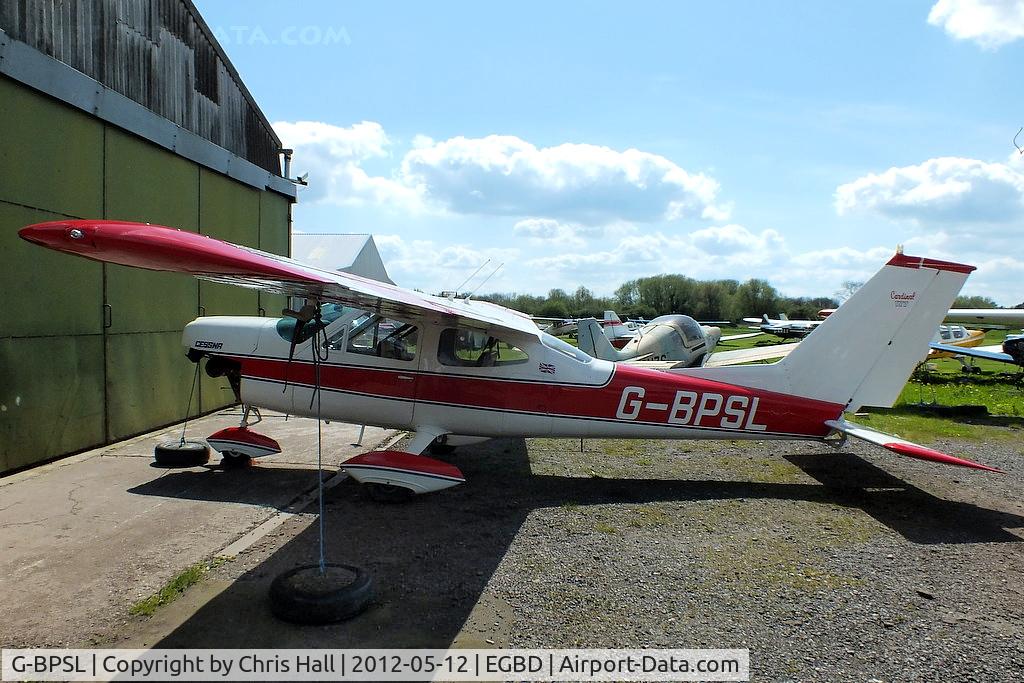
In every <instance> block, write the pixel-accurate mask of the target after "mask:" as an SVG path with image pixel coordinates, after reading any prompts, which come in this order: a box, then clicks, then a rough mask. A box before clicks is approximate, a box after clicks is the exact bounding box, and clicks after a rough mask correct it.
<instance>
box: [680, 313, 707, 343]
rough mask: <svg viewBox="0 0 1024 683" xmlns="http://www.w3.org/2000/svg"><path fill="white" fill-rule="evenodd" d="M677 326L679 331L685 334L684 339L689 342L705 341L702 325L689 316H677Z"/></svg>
mask: <svg viewBox="0 0 1024 683" xmlns="http://www.w3.org/2000/svg"><path fill="white" fill-rule="evenodd" d="M677 318H678V320H677V324H678V325H679V329H680V330H681V331H682V333H683V337H685V338H686V341H688V342H695V341H701V340H703V339H704V331H703V330H701V329H700V324H698V323H697V321H696V320H694V319H693V318H691V317H690V316H688V315H680V316H677Z"/></svg>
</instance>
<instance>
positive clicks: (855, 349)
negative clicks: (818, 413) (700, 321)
mask: <svg viewBox="0 0 1024 683" xmlns="http://www.w3.org/2000/svg"><path fill="white" fill-rule="evenodd" d="M973 270H974V267H973V266H968V265H963V264H959V263H949V262H946V261H937V260H933V259H926V258H920V257H915V256H906V255H904V254H903V253H902V252H897V254H896V255H895V256H893V257H892V259H890V260H889V262H888V263H886V264H885V265H884V266H883V267H882V269H881V270H879V271H878V272H877V273H876V274H875V275H874V277H872V278H871V279H870V280H868V281H867V282H866V283H865V284H864V285H863V286H862V287H861V288H860V289H858V290H857V291H856V292H855V293H854V294H853V296H851V297H850V298H849V299H847V301H846V302H845V303H844V304H843V305H842V306H840V307H839V308H838V309H836V311H835V313H833V314H832V315H830V316H829V317H828V318H826V319H825V320H824V321H823V322H822V323H821V325H819V326H818V327H817V328H816V329H815V330H814V332H812V333H811V334H809V335H807V337H806V338H805V339H804V340H803V341H801V342H800V344H799V346H797V347H796V349H794V350H793V352H792V353H790V354H789V355H788V356H786V357H785V358H784V359H783V360H781V361H779V362H778V363H774V364H772V365H766V366H738V367H728V368H708V369H701V370H699V371H696V372H698V373H699V374H700V375H701V376H707V377H709V378H713V379H719V380H721V381H728V382H734V383H736V384H742V385H745V386H751V387H760V388H764V389H769V390H774V391H781V392H785V393H790V394H795V395H797V396H804V397H807V398H813V399H818V400H821V401H828V402H831V403H836V404H839V405H844V406H845V409H846V410H848V411H856V410H858V409H859V408H860V407H861V406H865V405H871V406H891V405H892V404H893V403H894V402H895V401H896V399H897V398H898V397H899V394H900V391H901V390H902V389H903V386H904V385H905V384H906V382H907V379H908V378H909V377H910V374H911V373H912V372H913V370H914V368H915V367H916V366H917V364H918V363H919V362H920V361H921V360H922V359H923V358H924V357H925V355H926V354H927V352H928V343H929V342H930V341H931V339H932V336H933V335H934V334H935V330H936V329H938V326H939V324H940V323H941V322H942V319H943V318H944V317H945V315H946V311H947V310H949V307H950V305H951V304H952V303H953V300H954V299H955V298H956V295H957V293H958V292H959V291H960V288H961V287H962V286H963V284H964V281H965V280H966V279H967V276H968V274H970V272H971V271H973Z"/></svg>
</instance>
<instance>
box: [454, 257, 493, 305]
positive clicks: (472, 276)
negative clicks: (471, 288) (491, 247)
mask: <svg viewBox="0 0 1024 683" xmlns="http://www.w3.org/2000/svg"><path fill="white" fill-rule="evenodd" d="M490 262H491V259H487V260H486V261H484V262H483V263H481V264H480V267H479V268H477V269H476V270H474V271H473V274H472V275H470V276H469V277H467V278H466V279H465V280H463V281H462V284H461V285H459V286H458V287H456V288H455V293H456V295H458V292H459V290H460V289H462V288H463V287H465V286H466V283H467V282H469V281H470V280H472V279H473V278H475V277H476V274H477V273H479V272H480V271H481V270H483V269H484V266H486V265H487V264H488V263H490ZM484 282H486V280H484ZM467 298H468V297H467Z"/></svg>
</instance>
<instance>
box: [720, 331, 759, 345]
mask: <svg viewBox="0 0 1024 683" xmlns="http://www.w3.org/2000/svg"><path fill="white" fill-rule="evenodd" d="M762 334H764V332H745V333H743V334H730V335H727V336H725V337H722V338H721V339H719V340H718V343H719V344H721V343H722V342H727V341H736V340H737V339H750V338H751V337H760V336H761V335H762Z"/></svg>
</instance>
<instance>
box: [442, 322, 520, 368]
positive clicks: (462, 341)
mask: <svg viewBox="0 0 1024 683" xmlns="http://www.w3.org/2000/svg"><path fill="white" fill-rule="evenodd" d="M437 360H438V361H439V362H440V363H441V365H448V366H453V367H478V368H481V367H499V366H502V365H517V364H519V363H525V362H526V361H528V360H530V357H529V356H528V355H527V354H526V352H525V351H523V350H522V349H520V348H518V347H516V346H513V345H512V344H509V343H508V342H505V341H502V340H500V339H498V338H497V337H492V336H490V335H488V334H487V333H486V332H483V331H481V330H473V329H469V328H465V327H460V328H448V329H445V330H442V331H441V337H440V342H439V343H438V347H437Z"/></svg>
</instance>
